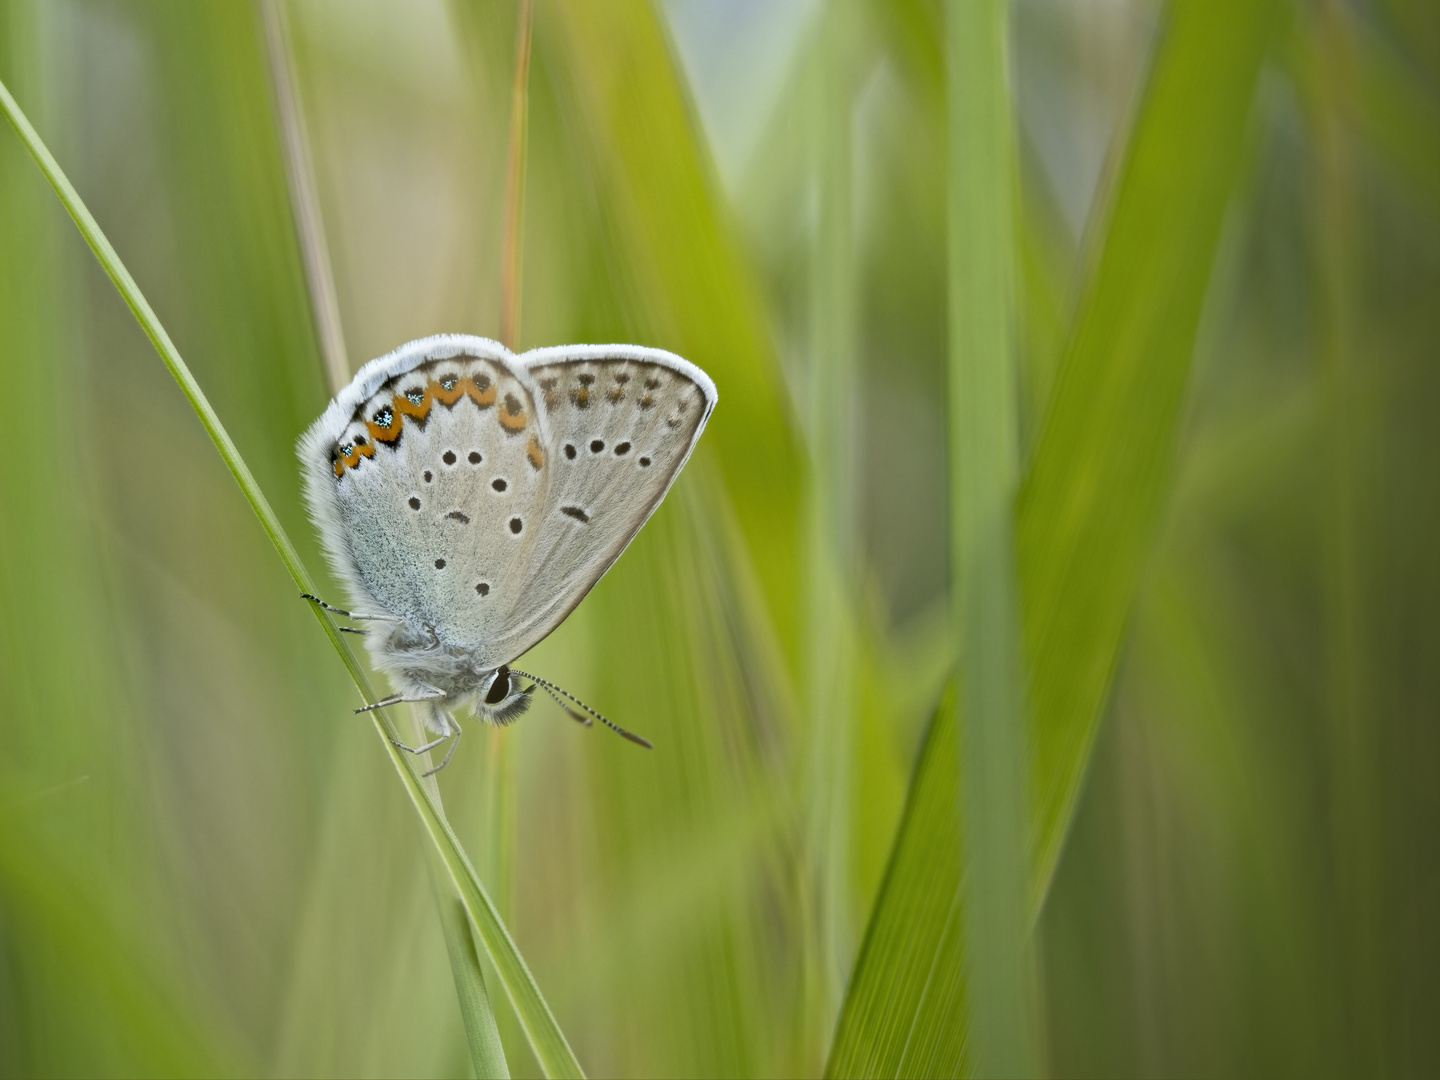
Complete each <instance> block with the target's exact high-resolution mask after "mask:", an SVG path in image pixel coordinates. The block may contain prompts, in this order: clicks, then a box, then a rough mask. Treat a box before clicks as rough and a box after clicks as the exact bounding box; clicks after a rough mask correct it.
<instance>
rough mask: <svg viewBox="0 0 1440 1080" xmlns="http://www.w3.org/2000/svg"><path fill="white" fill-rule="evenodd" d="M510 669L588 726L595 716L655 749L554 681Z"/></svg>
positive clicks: (615, 729) (516, 669)
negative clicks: (540, 688)
mask: <svg viewBox="0 0 1440 1080" xmlns="http://www.w3.org/2000/svg"><path fill="white" fill-rule="evenodd" d="M510 670H511V671H513V672H515V674H516V675H519V676H520V677H521V678H522V679H529V680H530V681H531V682H533V683H534V684H535V685H536V686H539V687H542V688H544V690H545V692H546V693H547V694H549V695H550V696H551V697H552V698H554V699H555V704H557V705H559V706H560V708H562V709H564V710H565V712H566V714H567V715H568V716H569V717H570V718H571V719H572V720H578V721H579V722H580V723H582V724H584V725H585V726H586V727H589V726H590V716H593V717H594V718H595V719H596V720H599V721H600V723H602V724H604V725H605V726H606V727H608V728H609V729H610V730H611V731H613V732H615V734H616V735H622V736H624V737H625V738H627V739H629V740H630V741H631V742H633V743H638V744H639V745H641V746H643V747H645V749H646V750H654V749H655V746H654V744H653V743H651V741H650V740H649V739H647V738H645V737H644V736H643V735H636V734H635V733H634V732H633V731H626V730H625V729H624V728H623V727H621V726H620V725H619V724H616V723H614V722H613V721H611V720H609V719H608V718H606V717H604V716H602V715H601V714H600V713H598V712H596V711H595V710H594V709H592V708H591V707H590V706H589V705H586V704H585V703H584V702H583V701H581V700H580V699H579V698H577V697H576V696H575V695H574V694H572V693H570V692H569V691H568V690H564V689H561V688H560V687H558V686H556V685H555V684H554V683H552V682H550V681H548V680H546V679H542V678H540V677H539V676H538V675H531V674H530V673H529V672H528V671H521V670H520V669H519V668H514V667H512V668H511V669H510ZM562 695H563V696H564V697H565V698H566V699H568V700H569V701H570V702H571V703H573V704H575V705H578V706H580V708H582V709H584V710H585V711H586V712H587V713H589V714H590V716H582V715H581V714H580V713H577V712H576V711H575V710H574V709H572V708H571V707H570V706H569V705H567V704H565V702H564V701H561V700H560V698H561V696H562Z"/></svg>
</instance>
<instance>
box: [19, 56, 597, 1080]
mask: <svg viewBox="0 0 1440 1080" xmlns="http://www.w3.org/2000/svg"><path fill="white" fill-rule="evenodd" d="M0 108H3V109H4V111H5V114H6V117H7V118H8V119H9V120H10V123H11V124H12V125H13V126H14V128H15V130H16V132H17V133H18V134H19V136H20V138H21V140H22V141H23V142H24V143H25V146H26V149H28V150H29V152H30V154H31V156H32V157H33V158H34V159H35V161H36V164H38V165H39V166H40V170H41V172H43V173H44V174H45V177H46V179H47V180H48V181H49V182H50V185H51V187H52V188H54V190H55V193H56V194H57V195H58V196H59V198H60V201H61V202H62V203H63V204H64V206H65V209H66V210H67V211H68V212H69V214H70V216H71V218H72V219H73V220H74V221H75V224H76V226H77V227H78V228H79V229H80V232H81V234H82V235H83V236H84V237H85V242H86V243H87V244H89V245H90V249H91V250H92V251H93V252H94V253H95V257H96V258H97V259H98V260H99V262H100V264H101V266H102V267H103V268H104V270H105V273H106V274H107V275H108V276H109V278H110V280H111V282H112V283H114V285H115V287H116V289H117V290H119V292H120V294H121V296H122V297H123V298H124V300H125V303H126V305H127V306H128V307H129V308H130V310H131V312H132V313H133V314H134V316H135V318H136V320H137V321H138V322H139V323H140V326H141V328H142V329H143V330H144V332H145V335H146V336H147V337H148V338H149V339H150V342H151V344H152V345H154V347H155V350H156V352H158V353H159V354H160V358H161V360H162V361H163V362H164V364H165V366H166V368H167V369H168V370H169V371H170V374H171V376H172V377H173V378H174V379H175V381H176V382H177V383H178V384H179V385H180V389H181V391H182V392H183V393H184V395H185V397H186V399H187V400H188V401H189V402H190V405H191V407H192V408H193V409H194V410H195V413H196V415H197V416H198V417H199V418H200V422H201V424H202V425H203V426H204V427H205V431H206V433H207V434H208V435H209V436H210V439H211V441H212V442H213V443H214V444H215V447H216V449H217V450H218V451H219V453H220V456H221V459H222V460H223V461H224V462H225V465H226V467H227V468H228V469H229V470H230V473H231V475H232V476H233V477H234V478H235V481H236V483H238V484H239V485H240V489H241V491H242V493H243V494H244V496H245V499H246V501H247V502H248V503H249V504H250V507H251V509H252V510H253V511H254V512H255V516H256V517H257V518H259V520H260V525H261V527H262V528H263V529H264V530H265V533H266V535H267V536H268V537H269V538H270V541H271V543H272V544H273V545H274V546H275V549H276V551H277V552H278V553H279V555H280V559H281V562H282V563H283V564H284V566H285V569H286V570H287V571H289V573H290V576H291V578H292V579H293V580H294V582H295V584H296V586H297V587H298V588H299V589H300V590H301V591H302V592H314V584H313V582H312V581H311V578H310V575H309V573H308V571H306V569H305V567H304V565H303V564H302V563H301V561H300V557H299V555H298V554H297V553H296V551H295V548H294V546H293V545H292V544H291V543H290V540H289V538H288V537H287V536H286V535H285V531H284V529H283V528H282V527H281V525H280V522H279V520H278V519H277V518H276V516H275V513H274V511H273V510H272V509H271V508H270V505H269V503H268V501H267V500H266V499H265V496H264V494H263V493H262V492H261V490H260V488H259V485H258V484H257V483H256V482H255V478H254V477H253V476H252V475H251V473H250V470H249V468H248V467H247V466H246V465H245V462H244V461H243V460H242V459H241V457H240V453H239V451H238V450H237V449H236V448H235V444H234V443H233V442H232V441H231V439H230V436H229V435H228V434H227V433H226V431H225V428H224V426H223V425H222V424H221V423H220V419H219V417H218V416H217V415H216V414H215V411H214V410H213V409H212V408H211V407H210V403H209V402H208V401H207V400H206V398H205V394H204V392H203V391H202V390H201V389H200V386H199V384H198V383H197V382H196V381H195V378H194V376H193V375H191V373H190V370H189V368H188V367H186V365H185V362H184V360H182V359H181V357H180V354H179V351H178V350H177V349H176V348H175V345H174V343H173V342H172V341H171V340H170V336H169V335H168V334H167V333H166V332H165V328H164V327H163V326H162V325H161V323H160V320H159V319H158V318H157V317H156V315H155V313H154V311H153V310H152V309H151V308H150V305H149V303H147V302H146V300H145V297H144V296H143V295H142V294H141V292H140V289H139V287H138V286H137V285H136V284H135V281H134V279H133V278H132V277H131V276H130V273H129V271H128V270H126V268H125V266H124V264H123V263H122V262H121V261H120V258H119V256H118V255H117V254H116V253H115V250H114V248H112V247H111V246H110V242H109V241H108V240H107V239H106V238H105V235H104V233H103V232H101V230H100V226H99V225H98V224H97V223H96V221H95V219H94V218H93V217H92V216H91V215H90V212H89V210H88V209H86V207H85V204H84V203H83V202H82V201H81V199H80V196H79V195H78V194H77V193H76V191H75V189H74V188H73V187H72V186H71V184H70V181H69V180H68V179H67V178H66V177H65V174H64V172H63V171H62V170H61V169H60V166H59V165H58V164H57V163H56V161H55V159H54V157H53V156H52V155H51V154H50V151H49V150H48V149H47V148H46V146H45V144H44V142H43V141H42V140H41V138H40V136H39V135H38V134H37V133H36V131H35V129H34V128H33V127H32V126H31V125H30V122H29V120H27V119H26V117H25V115H24V113H23V112H22V111H21V109H20V107H19V105H17V104H16V102H15V99H14V98H13V97H12V96H11V95H10V91H9V90H8V89H7V88H6V87H5V85H4V84H3V83H0ZM316 617H317V618H318V619H319V621H320V624H321V626H322V627H323V628H324V630H325V633H326V635H327V636H328V637H329V638H330V641H331V644H332V645H333V646H334V647H335V650H336V651H337V652H338V653H339V654H340V657H341V659H342V661H343V662H344V664H345V667H346V669H347V670H348V671H349V672H350V676H351V678H352V679H353V680H354V682H355V686H356V688H357V689H358V690H359V691H360V694H361V696H362V698H363V699H364V700H366V701H374V700H375V695H374V693H373V691H372V690H371V689H370V686H369V682H368V680H367V678H366V676H365V672H364V671H363V670H362V669H361V667H360V664H359V662H358V661H357V660H356V658H355V655H354V653H352V652H351V651H350V648H349V646H348V645H347V644H346V643H345V641H344V640H343V639H342V638H341V637H340V634H339V632H338V631H337V630H336V628H335V625H334V623H333V622H332V621H331V620H330V618H329V617H328V616H327V615H325V614H324V613H323V612H321V611H319V609H316ZM374 723H375V728H376V731H377V733H378V734H379V735H380V736H381V737H382V738H383V739H384V740H385V745H386V747H387V749H388V751H389V753H390V759H391V761H392V763H393V764H394V766H395V769H396V771H397V772H398V773H399V775H400V778H401V781H402V782H403V783H404V784H405V788H406V791H407V793H408V794H409V795H410V798H411V801H412V802H413V803H414V804H415V808H416V810H417V811H419V813H420V816H421V819H422V821H423V822H424V824H425V827H426V830H427V832H428V833H429V834H430V838H431V840H432V841H433V842H434V844H435V846H436V848H437V850H438V851H439V855H440V858H441V860H442V861H443V862H444V864H445V869H446V871H447V872H448V873H449V874H450V876H451V878H452V879H453V880H454V883H455V887H456V888H457V889H458V890H459V893H460V898H461V901H462V902H463V904H464V905H465V909H466V912H467V913H468V914H469V916H470V918H471V919H472V920H473V922H474V924H475V927H476V929H477V931H478V932H479V934H480V938H481V940H482V941H483V942H484V944H485V948H486V950H487V952H489V954H490V957H491V960H492V962H493V963H494V964H495V968H496V971H497V972H498V973H499V975H500V979H501V982H502V983H503V984H504V986H505V990H506V992H507V994H508V995H509V996H510V1000H511V1002H512V1003H513V1005H514V1007H515V1012H516V1014H517V1016H518V1017H519V1018H520V1022H521V1026H522V1027H523V1028H524V1030H525V1034H526V1036H527V1038H528V1039H529V1040H530V1042H531V1045H532V1046H533V1047H534V1049H535V1053H536V1057H537V1058H538V1059H539V1061H540V1063H541V1065H542V1067H543V1068H544V1069H545V1071H546V1074H547V1075H549V1076H583V1075H584V1074H583V1072H582V1070H581V1068H580V1064H579V1062H578V1061H577V1060H576V1058H575V1055H574V1053H573V1052H572V1051H571V1050H570V1046H569V1044H568V1043H567V1042H566V1040H565V1036H564V1034H563V1033H562V1032H561V1031H560V1028H559V1025H558V1024H557V1023H556V1021H555V1018H554V1015H553V1014H552V1013H551V1011H550V1007H549V1006H548V1005H547V1004H546V1002H545V999H544V998H543V997H542V996H541V994H540V990H539V987H538V986H537V985H536V984H535V980H534V978H533V976H532V975H531V974H530V970H529V968H528V967H527V966H526V964H525V961H524V959H523V958H522V957H521V956H520V953H519V950H518V949H516V947H515V943H514V941H513V940H512V939H511V938H510V935H509V932H508V931H507V930H506V928H505V926H504V924H503V922H502V921H501V920H500V917H499V914H498V913H497V911H496V910H495V907H494V905H493V904H492V903H491V901H490V898H489V896H488V895H486V893H485V890H484V887H483V886H482V885H481V884H480V881H479V878H478V877H477V876H476V874H475V871H474V869H473V867H471V865H470V862H469V860H468V859H467V858H466V856H465V854H464V852H463V851H462V850H461V848H460V845H459V841H458V840H457V839H456V837H455V834H454V833H453V831H452V830H451V829H450V826H449V823H448V822H447V821H446V820H445V818H444V815H443V814H441V812H440V811H439V809H438V807H437V806H436V805H435V802H434V800H433V798H432V796H431V794H430V792H429V791H427V790H426V788H425V787H424V785H423V784H421V782H420V779H419V778H418V777H417V776H416V774H415V772H414V770H413V769H412V768H411V767H410V765H409V763H408V762H406V761H405V760H404V758H403V756H402V754H401V752H400V751H399V750H397V749H396V748H395V747H394V746H393V744H392V743H391V741H390V733H389V732H388V731H387V723H388V721H387V720H386V719H384V718H382V717H381V716H379V715H375V716H374Z"/></svg>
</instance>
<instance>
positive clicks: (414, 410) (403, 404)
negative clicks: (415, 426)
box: [395, 383, 435, 421]
mask: <svg viewBox="0 0 1440 1080" xmlns="http://www.w3.org/2000/svg"><path fill="white" fill-rule="evenodd" d="M430 385H431V386H433V385H435V384H434V383H431V384H430ZM423 395H424V396H422V397H421V398H420V403H419V404H418V405H417V404H416V403H415V402H413V401H411V400H410V399H409V398H408V397H406V396H405V395H404V394H396V395H395V411H396V412H397V413H404V414H405V415H406V416H413V417H415V419H417V420H421V421H423V420H424V419H425V418H426V417H427V416H429V415H430V406H432V405H433V404H435V399H434V397H433V396H431V393H430V387H429V386H427V387H426V388H425V389H424V391H423Z"/></svg>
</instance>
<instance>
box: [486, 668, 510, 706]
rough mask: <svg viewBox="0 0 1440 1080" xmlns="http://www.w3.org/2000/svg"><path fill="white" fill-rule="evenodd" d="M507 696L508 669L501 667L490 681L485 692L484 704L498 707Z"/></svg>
mask: <svg viewBox="0 0 1440 1080" xmlns="http://www.w3.org/2000/svg"><path fill="white" fill-rule="evenodd" d="M509 694H510V669H509V668H507V667H504V666H502V667H501V668H500V670H499V671H497V672H495V674H494V675H493V676H492V677H491V679H490V687H489V689H488V690H486V691H485V704H486V705H499V704H500V702H502V701H504V700H505V698H506V697H508V696H509Z"/></svg>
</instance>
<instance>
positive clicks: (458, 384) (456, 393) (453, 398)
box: [425, 379, 470, 405]
mask: <svg viewBox="0 0 1440 1080" xmlns="http://www.w3.org/2000/svg"><path fill="white" fill-rule="evenodd" d="M469 381H470V380H469V379H456V381H455V385H454V386H452V387H451V388H450V389H449V390H446V389H445V387H443V386H441V385H440V381H439V380H438V379H431V380H430V382H429V383H427V384H426V386H425V392H426V393H427V394H429V395H430V396H431V397H432V398H434V399H435V400H436V401H438V402H440V404H441V405H454V404H455V403H456V402H457V401H459V400H460V399H461V398H462V397H464V396H465V384H466V383H468V382H469Z"/></svg>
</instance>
